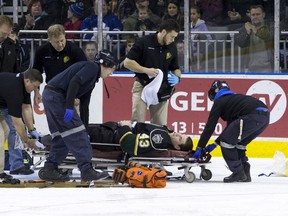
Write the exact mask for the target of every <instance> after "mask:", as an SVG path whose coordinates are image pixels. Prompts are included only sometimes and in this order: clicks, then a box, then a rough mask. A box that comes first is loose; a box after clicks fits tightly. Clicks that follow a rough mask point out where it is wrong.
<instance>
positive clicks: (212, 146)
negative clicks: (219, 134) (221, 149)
mask: <svg viewBox="0 0 288 216" xmlns="http://www.w3.org/2000/svg"><path fill="white" fill-rule="evenodd" d="M217 146H218V144H217V143H213V144H210V145H207V146H206V147H205V148H204V151H205V152H207V153H210V152H212V151H213V150H214V149H215V148H216V147H217Z"/></svg>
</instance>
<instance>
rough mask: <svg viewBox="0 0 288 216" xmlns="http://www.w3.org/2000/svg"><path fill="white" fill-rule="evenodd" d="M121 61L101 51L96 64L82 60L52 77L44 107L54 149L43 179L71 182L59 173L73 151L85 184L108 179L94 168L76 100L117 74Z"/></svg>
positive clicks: (43, 170)
mask: <svg viewBox="0 0 288 216" xmlns="http://www.w3.org/2000/svg"><path fill="white" fill-rule="evenodd" d="M116 65H117V60H116V59H115V58H114V57H113V55H112V53H111V52H110V51H108V50H103V51H100V52H99V53H98V54H97V56H96V58H95V62H90V61H81V62H77V63H75V64H73V65H72V66H70V67H69V68H67V69H66V70H64V71H63V72H62V73H60V74H58V75H56V76H55V77H54V78H52V79H51V80H50V81H49V82H48V84H47V85H46V86H45V89H44V92H43V97H42V99H43V104H44V108H45V111H46V117H47V121H48V126H49V130H50V132H51V136H52V146H51V150H50V153H49V157H48V158H47V161H46V163H45V165H44V167H43V168H42V170H41V172H40V174H39V176H40V178H42V179H43V180H48V181H68V180H69V176H68V175H64V174H63V173H61V172H60V171H59V170H58V165H59V164H60V163H61V162H62V161H63V160H64V159H65V158H66V156H67V154H68V152H71V153H72V154H73V155H74V157H75V158H76V161H77V165H78V168H79V169H80V171H81V179H82V180H83V181H91V180H99V179H103V178H106V177H108V174H107V173H106V172H102V173H99V172H97V171H95V170H94V169H93V168H92V165H91V159H92V149H91V144H90V140H89V137H88V133H87V131H86V128H85V126H84V125H83V122H82V121H81V119H80V117H79V116H78V114H77V112H76V110H75V108H74V100H75V98H79V99H81V97H85V94H87V93H88V94H89V95H90V92H91V89H94V87H95V83H96V82H98V80H99V78H100V77H101V78H103V79H105V78H106V77H108V76H109V75H111V74H112V73H113V71H114V70H115V68H116Z"/></svg>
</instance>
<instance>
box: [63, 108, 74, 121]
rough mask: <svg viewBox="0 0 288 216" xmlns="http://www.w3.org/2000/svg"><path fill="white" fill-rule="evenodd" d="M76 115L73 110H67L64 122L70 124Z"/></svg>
mask: <svg viewBox="0 0 288 216" xmlns="http://www.w3.org/2000/svg"><path fill="white" fill-rule="evenodd" d="M73 114H74V110H73V109H66V112H65V114H64V121H65V122H70V121H71V119H72V117H73Z"/></svg>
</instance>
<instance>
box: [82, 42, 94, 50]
mask: <svg viewBox="0 0 288 216" xmlns="http://www.w3.org/2000/svg"><path fill="white" fill-rule="evenodd" d="M87 45H95V47H96V49H97V48H98V46H97V43H96V42H95V41H86V42H83V46H82V49H83V50H85V49H86V47H87Z"/></svg>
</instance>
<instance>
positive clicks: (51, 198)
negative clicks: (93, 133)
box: [0, 157, 288, 216]
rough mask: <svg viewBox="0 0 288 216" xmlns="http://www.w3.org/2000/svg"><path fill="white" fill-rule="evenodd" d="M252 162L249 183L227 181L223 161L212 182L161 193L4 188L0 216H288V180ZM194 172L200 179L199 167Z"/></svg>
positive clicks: (173, 185)
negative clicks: (267, 175)
mask: <svg viewBox="0 0 288 216" xmlns="http://www.w3.org/2000/svg"><path fill="white" fill-rule="evenodd" d="M250 163H251V175H252V182H251V183H223V182H222V180H223V178H224V177H226V176H228V175H230V171H229V170H228V169H227V168H226V167H225V163H224V160H223V158H221V157H220V158H212V163H211V164H209V165H208V166H207V168H208V169H210V170H211V171H212V173H213V177H212V179H210V180H209V181H204V180H200V179H196V180H195V182H193V183H187V182H185V181H183V180H182V181H180V180H178V181H176V180H170V181H168V182H167V186H166V188H162V189H136V188H129V187H120V188H116V187H111V188H60V189H59V188H43V189H36V188H18V189H15V188H0V205H1V207H0V216H4V215H5V216H6V215H11V216H26V215H27V216H34V215H35V216H36V215H37V216H58V215H59V216H60V215H61V216H74V215H75V216H76V215H77V216H78V215H79V216H86V215H89V216H90V215H91V216H92V215H93V216H94V215H105V216H108V215H113V216H114V215H115V216H120V215H137V216H138V215H152V216H154V215H157V216H160V215H164V216H169V215H181V216H182V215H191V216H197V215H201V216H218V215H219V216H226V215H227V216H238V215H239V216H252V215H257V216H258V215H261V216H266V215H267V216H268V215H269V216H284V215H288V177H284V176H279V175H272V176H270V177H265V176H262V177H258V174H261V173H265V174H269V173H270V172H271V171H273V159H267V158H266V159H256V158H252V159H250ZM170 169H171V170H174V171H175V170H177V171H178V169H176V167H170ZM192 170H193V172H195V174H196V177H199V172H200V168H199V167H193V168H192ZM20 178H22V179H24V178H27V177H25V176H20Z"/></svg>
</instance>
